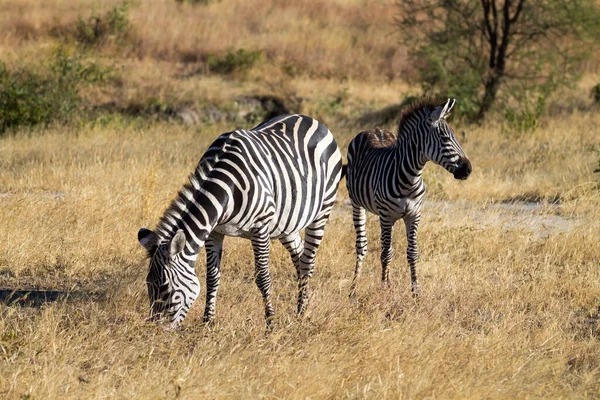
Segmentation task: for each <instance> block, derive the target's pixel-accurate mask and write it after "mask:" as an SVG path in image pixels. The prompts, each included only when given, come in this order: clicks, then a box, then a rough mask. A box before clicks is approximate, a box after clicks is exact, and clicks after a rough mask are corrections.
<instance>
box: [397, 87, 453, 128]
mask: <svg viewBox="0 0 600 400" xmlns="http://www.w3.org/2000/svg"><path fill="white" fill-rule="evenodd" d="M443 104H444V100H442V99H441V98H439V97H434V96H426V97H422V98H420V99H418V100H415V101H413V102H412V103H411V104H409V105H408V106H407V107H405V108H404V109H403V110H402V111H401V112H400V121H399V122H398V137H400V135H401V134H402V131H403V128H404V125H405V124H406V123H407V122H409V121H411V120H414V119H420V118H423V117H424V113H427V114H429V113H431V112H432V111H433V110H435V109H436V108H437V107H439V106H440V105H443Z"/></svg>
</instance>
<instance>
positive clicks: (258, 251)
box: [251, 227, 275, 327]
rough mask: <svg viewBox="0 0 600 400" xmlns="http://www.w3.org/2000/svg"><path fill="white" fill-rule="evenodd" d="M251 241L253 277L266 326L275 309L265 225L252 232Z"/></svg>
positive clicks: (268, 325) (269, 244) (267, 235)
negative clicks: (263, 310)
mask: <svg viewBox="0 0 600 400" xmlns="http://www.w3.org/2000/svg"><path fill="white" fill-rule="evenodd" d="M251 241H252V249H253V250H254V278H255V281H256V285H257V286H258V289H259V290H260V292H261V294H262V297H263V302H264V306H265V318H266V320H267V327H270V326H271V320H272V319H273V316H274V315H275V310H274V309H273V304H272V303H271V274H270V273H269V250H270V249H271V239H270V238H269V233H268V231H267V229H266V227H264V228H261V229H260V230H257V231H256V232H253V234H252V238H251Z"/></svg>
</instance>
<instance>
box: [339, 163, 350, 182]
mask: <svg viewBox="0 0 600 400" xmlns="http://www.w3.org/2000/svg"><path fill="white" fill-rule="evenodd" d="M347 173H348V164H342V176H341V177H340V179H342V178H343V177H345V176H346V174H347Z"/></svg>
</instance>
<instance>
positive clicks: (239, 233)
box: [214, 224, 251, 239]
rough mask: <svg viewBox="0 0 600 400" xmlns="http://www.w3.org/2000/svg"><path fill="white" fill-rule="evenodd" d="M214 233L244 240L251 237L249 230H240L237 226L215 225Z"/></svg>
mask: <svg viewBox="0 0 600 400" xmlns="http://www.w3.org/2000/svg"><path fill="white" fill-rule="evenodd" d="M214 231H215V232H217V233H220V234H221V235H225V236H232V237H241V238H246V239H249V238H250V236H251V232H250V231H249V230H247V229H243V228H240V227H239V226H236V225H235V224H223V225H217V226H215V229H214Z"/></svg>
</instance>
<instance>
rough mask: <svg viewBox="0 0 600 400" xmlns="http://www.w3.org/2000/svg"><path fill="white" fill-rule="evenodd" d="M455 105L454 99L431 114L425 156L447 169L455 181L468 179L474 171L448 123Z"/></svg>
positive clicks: (428, 122)
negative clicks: (447, 120)
mask: <svg viewBox="0 0 600 400" xmlns="http://www.w3.org/2000/svg"><path fill="white" fill-rule="evenodd" d="M454 103H455V100H454V99H448V101H447V102H446V103H445V104H444V105H440V106H438V107H436V108H435V109H434V110H433V111H432V112H431V114H430V116H429V120H428V121H427V125H428V135H427V137H428V139H427V140H426V143H425V146H424V147H425V156H426V157H427V158H428V159H429V160H431V161H433V162H435V163H436V164H439V165H441V166H442V167H443V168H445V169H446V170H447V171H448V172H450V173H451V174H452V175H454V178H455V179H467V178H468V177H469V174H471V170H472V168H471V162H470V161H469V159H468V158H467V155H466V154H465V151H464V150H463V149H462V147H461V146H460V144H459V143H458V140H456V135H455V134H454V130H453V129H452V128H451V127H450V125H448V123H447V122H446V118H447V117H448V116H449V115H450V110H452V107H453V106H454Z"/></svg>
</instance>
